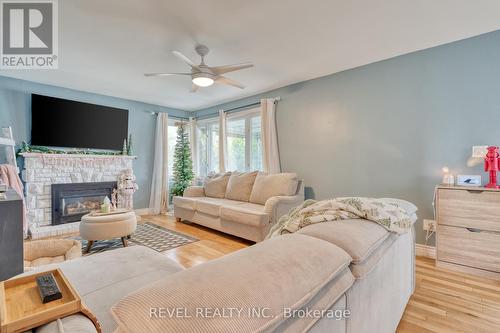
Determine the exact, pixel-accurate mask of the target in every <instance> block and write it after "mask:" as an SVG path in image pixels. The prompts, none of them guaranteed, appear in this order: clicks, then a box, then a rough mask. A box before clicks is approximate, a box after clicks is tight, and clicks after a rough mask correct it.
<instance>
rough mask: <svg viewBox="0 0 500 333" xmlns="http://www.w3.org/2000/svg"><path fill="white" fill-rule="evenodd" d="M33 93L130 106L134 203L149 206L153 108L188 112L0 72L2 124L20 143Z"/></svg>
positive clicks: (177, 113)
mask: <svg viewBox="0 0 500 333" xmlns="http://www.w3.org/2000/svg"><path fill="white" fill-rule="evenodd" d="M31 93H35V94H40V95H47V96H54V97H60V98H65V99H70V100H76V101H81V102H88V103H94V104H99V105H106V106H111V107H117V108H123V109H127V110H129V133H131V134H132V136H133V141H134V142H133V148H134V155H137V156H138V158H137V160H135V162H134V172H135V175H136V176H137V182H138V184H139V191H138V192H137V193H136V195H135V197H134V201H135V203H134V204H135V208H146V207H148V205H149V193H150V188H151V174H152V171H153V150H154V133H155V126H156V122H155V119H156V117H155V116H154V115H152V114H151V112H168V114H169V115H170V116H174V117H175V116H176V117H186V116H188V115H189V113H188V112H185V111H181V110H175V109H170V108H165V107H162V106H158V105H151V104H145V103H140V102H135V101H130V100H125V99H120V98H114V97H109V96H104V95H98V94H91V93H86V92H82V91H76V90H71V89H65V88H60V87H55V86H49V85H43V84H37V83H33V82H29V81H23V80H17V79H12V78H7V77H2V76H0V127H2V126H12V128H13V131H14V136H15V140H16V143H17V144H19V143H21V142H22V141H28V142H29V140H30V132H31Z"/></svg>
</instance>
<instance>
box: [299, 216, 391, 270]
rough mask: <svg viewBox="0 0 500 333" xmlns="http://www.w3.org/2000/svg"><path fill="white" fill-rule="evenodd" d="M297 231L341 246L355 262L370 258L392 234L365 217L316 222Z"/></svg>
mask: <svg viewBox="0 0 500 333" xmlns="http://www.w3.org/2000/svg"><path fill="white" fill-rule="evenodd" d="M297 233H298V234H303V235H308V236H311V237H315V238H318V239H322V240H325V241H327V242H329V243H332V244H335V245H337V246H339V247H341V248H342V249H344V250H345V251H346V252H347V253H349V255H350V256H351V257H352V262H353V263H354V264H357V263H361V262H363V261H365V260H366V259H368V258H369V257H370V256H371V255H372V253H374V252H375V251H376V250H377V248H378V247H379V246H380V245H381V244H382V243H384V241H385V240H386V239H387V238H388V237H389V235H390V232H389V231H387V230H386V229H385V228H384V227H382V226H381V225H378V224H377V223H374V222H371V221H367V220H364V219H352V220H340V221H331V222H323V223H316V224H312V225H310V226H307V227H305V228H302V229H300V230H299V231H297Z"/></svg>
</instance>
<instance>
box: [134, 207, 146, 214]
mask: <svg viewBox="0 0 500 333" xmlns="http://www.w3.org/2000/svg"><path fill="white" fill-rule="evenodd" d="M134 212H135V213H136V214H137V215H149V208H139V209H134Z"/></svg>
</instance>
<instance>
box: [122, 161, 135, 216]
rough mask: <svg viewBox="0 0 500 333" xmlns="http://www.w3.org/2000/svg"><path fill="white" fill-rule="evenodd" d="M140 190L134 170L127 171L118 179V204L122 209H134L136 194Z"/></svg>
mask: <svg viewBox="0 0 500 333" xmlns="http://www.w3.org/2000/svg"><path fill="white" fill-rule="evenodd" d="M138 189H139V186H138V185H137V183H136V182H135V175H134V172H133V171H132V169H127V170H125V171H123V173H122V174H121V175H120V176H119V177H118V193H119V199H118V204H119V207H120V208H125V209H130V210H132V209H134V193H135V191H137V190H138Z"/></svg>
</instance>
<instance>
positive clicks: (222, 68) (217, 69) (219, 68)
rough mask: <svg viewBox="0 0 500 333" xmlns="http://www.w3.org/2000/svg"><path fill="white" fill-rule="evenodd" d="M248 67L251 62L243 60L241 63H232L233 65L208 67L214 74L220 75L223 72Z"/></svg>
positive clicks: (250, 65) (251, 65)
mask: <svg viewBox="0 0 500 333" xmlns="http://www.w3.org/2000/svg"><path fill="white" fill-rule="evenodd" d="M250 67H253V64H251V63H249V62H245V63H242V64H234V65H225V66H217V67H210V69H211V70H212V71H213V72H214V73H215V74H216V75H221V74H224V73H229V72H234V71H239V70H241V69H245V68H250Z"/></svg>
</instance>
